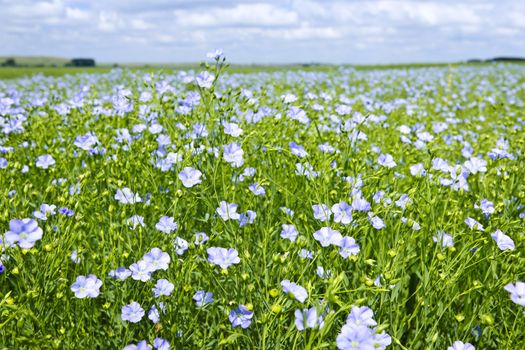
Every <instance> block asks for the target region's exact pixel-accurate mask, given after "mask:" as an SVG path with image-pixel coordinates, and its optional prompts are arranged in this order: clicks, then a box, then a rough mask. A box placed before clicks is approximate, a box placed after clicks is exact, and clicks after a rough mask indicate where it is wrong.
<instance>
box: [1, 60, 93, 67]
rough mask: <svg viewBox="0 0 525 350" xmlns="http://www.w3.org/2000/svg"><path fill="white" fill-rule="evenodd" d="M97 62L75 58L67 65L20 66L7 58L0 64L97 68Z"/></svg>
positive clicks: (39, 64)
mask: <svg viewBox="0 0 525 350" xmlns="http://www.w3.org/2000/svg"><path fill="white" fill-rule="evenodd" d="M95 65H96V64H95V60H94V59H92V58H73V59H72V60H71V61H69V62H67V63H65V64H57V63H51V64H47V65H46V64H43V63H38V64H27V63H26V64H19V63H17V62H16V60H15V59H14V58H7V59H6V60H5V61H4V62H2V63H1V64H0V66H2V67H46V66H49V67H95Z"/></svg>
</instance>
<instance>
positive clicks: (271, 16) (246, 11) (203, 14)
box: [174, 3, 299, 27]
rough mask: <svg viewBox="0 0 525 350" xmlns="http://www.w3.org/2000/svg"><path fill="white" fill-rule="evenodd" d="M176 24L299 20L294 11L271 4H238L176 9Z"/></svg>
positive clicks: (290, 22) (284, 23) (265, 23)
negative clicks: (206, 8) (205, 8)
mask: <svg viewBox="0 0 525 350" xmlns="http://www.w3.org/2000/svg"><path fill="white" fill-rule="evenodd" d="M174 14H175V21H176V23H177V24H180V25H181V26H185V27H215V26H232V25H238V26H251V27H254V26H287V25H294V24H297V23H298V22H299V17H298V15H297V13H295V12H294V11H290V10H287V9H283V8H278V7H276V6H274V5H271V4H264V3H260V4H239V5H237V6H234V7H232V8H211V9H209V10H204V11H203V10H200V9H198V10H197V11H195V10H176V11H174Z"/></svg>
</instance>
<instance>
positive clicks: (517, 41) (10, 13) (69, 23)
mask: <svg viewBox="0 0 525 350" xmlns="http://www.w3.org/2000/svg"><path fill="white" fill-rule="evenodd" d="M0 9H1V10H0V23H1V25H0V42H1V43H2V45H0V55H4V56H5V55H45V56H64V57H93V58H95V59H96V60H97V61H99V62H195V61H200V60H202V59H204V57H205V54H206V52H207V51H210V50H211V49H213V48H216V47H220V48H223V49H224V51H225V53H226V56H227V58H228V60H229V61H230V62H235V63H295V62H326V63H356V64H363V63H369V64H375V63H401V62H446V61H460V60H465V59H468V58H488V57H493V56H501V55H505V56H522V57H524V56H525V39H524V38H525V1H522V0H480V1H474V0H471V1H469V0H464V1H459V0H457V1H454V0H441V1H424V0H422V1H415V0H377V1H376V0H347V1H330V0H280V1H278V0H275V1H274V0H268V1H264V0H257V1H237V0H223V1H221V0H194V1H183V0H45V1H36V0H35V1H31V0H0Z"/></svg>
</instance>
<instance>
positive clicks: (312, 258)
mask: <svg viewBox="0 0 525 350" xmlns="http://www.w3.org/2000/svg"><path fill="white" fill-rule="evenodd" d="M207 57H208V59H210V60H211V61H212V62H211V64H208V65H207V66H205V67H206V69H203V70H200V71H180V72H173V73H170V74H168V73H162V74H150V73H148V74H145V73H139V72H130V71H123V70H114V71H111V72H110V73H107V74H98V75H97V74H94V75H82V76H78V77H65V78H46V77H41V76H40V77H34V78H25V79H21V80H20V81H17V82H13V83H8V82H2V81H0V130H1V132H2V134H1V136H0V153H2V157H0V172H1V176H0V187H2V188H4V189H5V193H4V194H5V195H4V199H5V203H6V205H5V206H4V214H5V215H4V223H3V224H4V227H5V229H4V231H3V234H2V235H0V253H1V256H0V282H1V283H2V284H1V287H0V291H1V292H2V295H1V296H0V314H1V315H2V316H6V321H5V323H4V324H3V326H4V325H7V327H9V329H12V330H13V332H15V333H16V332H22V333H23V336H20V337H18V336H17V337H15V336H12V337H7V336H6V338H5V339H6V344H7V345H6V346H12V345H13V344H15V343H16V342H17V341H19V339H26V340H27V339H30V338H31V337H33V336H35V337H40V333H38V332H41V330H40V331H38V332H37V331H35V334H33V333H29V332H33V330H34V329H35V330H36V329H38V328H45V327H46V324H45V322H48V321H49V322H50V324H52V325H53V330H52V331H48V332H47V333H46V332H43V331H42V332H43V333H46V334H55V333H56V341H57V342H58V341H61V340H60V339H65V341H68V340H69V341H79V342H81V341H85V342H87V343H83V344H88V345H84V347H86V348H87V347H89V346H91V347H92V348H103V347H104V346H106V347H112V346H113V347H115V346H117V347H120V348H124V349H126V350H132V349H162V350H167V349H170V347H171V348H174V347H180V348H206V349H209V348H217V347H221V346H228V345H231V344H234V345H232V347H236V348H259V347H262V346H263V345H264V346H267V347H272V348H273V347H281V348H283V347H284V348H292V347H295V348H299V347H301V348H303V347H304V348H314V347H315V346H319V347H337V348H339V349H345V350H346V349H361V350H378V349H387V348H388V347H390V346H391V347H392V348H394V347H396V346H399V347H400V348H414V349H416V348H421V347H422V346H423V344H425V346H429V347H435V348H439V346H441V347H442V348H443V347H448V350H473V349H474V347H475V346H478V344H487V345H485V346H486V347H487V348H494V347H495V346H497V345H500V343H499V342H501V344H506V345H508V344H509V343H503V342H505V340H502V339H503V338H504V337H502V334H505V335H506V334H512V336H514V337H515V334H517V332H519V331H517V330H519V329H521V328H520V327H522V326H523V325H524V323H523V320H522V319H520V318H519V317H521V315H522V312H523V309H520V307H523V306H525V282H522V281H523V273H522V271H521V266H522V263H523V261H522V257H521V255H520V254H521V253H520V252H521V249H523V229H524V228H525V226H524V224H523V220H524V219H525V204H524V203H522V200H523V198H524V195H523V193H524V187H523V185H522V184H521V180H522V175H523V171H522V168H523V167H522V165H523V151H522V150H521V146H522V143H523V140H521V139H519V137H518V136H517V135H519V134H521V133H523V127H524V125H525V118H524V117H523V115H522V114H523V113H522V112H521V111H522V109H523V105H525V97H524V95H523V86H522V85H523V79H522V80H519V79H517V78H515V77H514V76H513V75H512V74H510V73H509V72H510V70H507V68H505V67H492V68H490V69H489V68H487V69H483V70H482V69H479V70H470V69H466V68H465V69H461V70H459V72H458V74H457V75H451V74H452V73H449V72H447V71H446V70H442V69H431V70H420V71H418V72H414V71H413V70H407V71H404V70H401V71H397V70H393V71H371V72H359V71H355V70H353V69H350V68H339V69H337V70H336V71H334V72H310V71H298V72H288V73H279V72H278V73H256V74H225V73H224V71H223V70H224V68H225V65H224V52H223V51H222V50H220V49H217V50H214V51H212V52H210V53H208V55H207ZM515 69H516V70H514V71H513V72H515V73H513V74H517V75H519V74H522V75H521V77H522V78H523V76H525V73H524V72H523V71H522V70H519V69H518V68H515ZM516 72H518V73H516ZM484 79H485V80H484ZM486 79H489V80H486ZM496 86H501V89H496V88H495V87H496ZM473 89H474V90H475V92H476V98H474V97H473V96H472V95H471V93H470V92H469V91H470V90H473ZM434 95H436V96H439V97H433V96H434ZM496 101H498V103H496ZM520 113H521V114H520ZM503 115H505V117H503ZM500 117H501V118H502V119H501V122H500V121H499V119H498V118H500ZM505 118H506V119H505ZM46 122H48V123H50V125H53V128H50V130H46V133H45V135H41V136H39V135H36V133H34V128H40V127H42V125H43V123H46ZM51 203H54V204H51ZM18 218H22V219H18ZM42 266H46V268H45V271H40V272H39V273H36V271H37V269H38V270H40V268H41V267H42ZM33 270H34V271H35V273H33V272H32V273H28V271H33ZM97 276H98V277H97ZM40 294H41V295H40ZM35 296H38V297H35ZM64 298H68V299H69V300H68V301H67V302H64ZM77 299H78V300H77ZM80 299H82V300H80ZM59 304H63V305H65V307H67V308H68V309H67V310H66V311H67V312H66V311H64V313H61V312H50V313H49V316H42V313H41V312H42V311H41V310H46V308H48V307H55V308H56V307H57V305H59ZM3 305H6V306H5V307H4V306H3ZM51 305H53V306H51ZM364 305H369V306H364ZM25 308H27V309H25ZM84 308H86V309H85V310H84ZM87 308H90V309H89V310H88V309H87ZM29 309H31V312H29V311H27V310H29ZM81 309H82V310H83V311H82V312H78V313H77V311H78V310H81ZM372 309H373V310H372ZM33 310H35V311H33ZM72 310H74V311H72ZM55 311H56V310H55ZM35 313H37V316H35ZM70 313H75V314H73V315H70ZM55 314H60V316H56V315H55ZM18 315H21V317H22V315H23V318H21V319H23V320H29V321H27V322H32V321H30V320H34V319H38V318H40V317H45V318H42V320H46V321H45V322H41V323H39V325H38V327H36V326H34V327H33V325H28V326H27V327H26V326H21V325H18V324H17V325H11V323H13V321H12V320H13V319H15V318H16V317H18ZM28 315H30V316H28ZM429 315H433V316H432V317H430V316H429ZM493 315H497V316H496V317H498V318H499V320H498V322H507V323H505V326H503V325H500V326H499V325H498V322H495V321H494V316H493ZM516 315H518V316H516ZM345 316H346V319H345ZM76 317H78V324H79V325H81V327H84V328H85V329H86V330H87V331H89V332H92V333H93V334H97V336H98V335H99V334H105V335H107V339H104V340H100V341H106V343H104V345H100V344H102V343H96V341H98V340H82V339H80V338H78V337H77V336H76V335H75V334H72V333H70V332H69V331H67V328H68V327H69V326H70V324H71V322H72V321H71V320H72V319H75V322H77V319H76ZM465 319H466V321H465ZM148 320H149V321H148ZM508 320H510V321H508ZM467 321H468V322H467ZM509 322H510V323H509ZM97 323H100V324H103V325H104V330H100V329H99V330H97V331H96V332H95V327H102V326H97ZM13 324H14V323H13ZM50 327H51V326H50ZM472 327H474V328H472ZM486 328H489V331H487V332H485V331H484V330H485V329H486ZM83 332H84V331H83ZM15 333H13V334H15ZM426 333H428V334H429V335H428V336H427V335H426ZM6 334H8V333H6ZM82 334H85V332H84V333H82ZM423 334H425V336H423ZM494 334H497V336H495V335H494ZM263 338H264V339H263ZM423 338H425V339H424V340H422V339H423ZM42 339H44V340H43V341H47V340H48V339H49V338H43V337H42ZM89 341H92V342H91V343H89ZM517 341H518V340H517ZM42 344H44V343H42ZM46 344H47V343H46ZM269 344H271V345H269ZM428 344H432V345H428ZM433 344H436V345H433ZM438 344H439V346H438ZM2 345H3V344H2ZM63 345H64V344H60V343H56V344H54V346H55V348H60V347H61V346H63ZM501 346H503V345H501ZM524 346H525V345H524ZM21 347H23V346H21ZM43 347H45V346H44V345H43ZM80 347H82V346H80ZM478 347H479V346H478ZM507 347H508V346H507Z"/></svg>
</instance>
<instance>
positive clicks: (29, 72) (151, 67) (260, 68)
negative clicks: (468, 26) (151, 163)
mask: <svg viewBox="0 0 525 350" xmlns="http://www.w3.org/2000/svg"><path fill="white" fill-rule="evenodd" d="M1 61H2V59H1V58H0V62H1ZM17 62H18V60H17ZM516 64H520V63H516ZM493 65H496V64H495V63H419V64H418V63H415V64H386V65H348V67H352V68H354V69H356V70H370V69H376V70H384V69H413V68H432V67H435V68H446V67H453V68H456V67H487V66H493ZM119 67H120V68H122V69H129V70H131V71H137V70H140V71H145V72H158V71H159V70H163V71H165V72H173V71H178V70H187V69H199V65H198V64H192V63H187V64H123V65H119ZM114 68H115V65H112V64H101V65H98V66H96V67H63V64H60V65H59V66H58V67H50V66H49V64H45V66H44V67H35V66H33V65H32V64H30V66H26V67H0V79H16V78H20V77H31V76H34V75H37V74H41V75H44V76H63V75H68V74H79V73H106V72H109V71H110V70H112V69H114ZM338 68H339V66H335V65H294V64H291V65H257V64H254V65H232V66H231V67H230V69H229V71H230V72H232V73H254V72H283V71H298V70H302V71H322V72H326V71H335V70H337V69H338Z"/></svg>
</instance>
